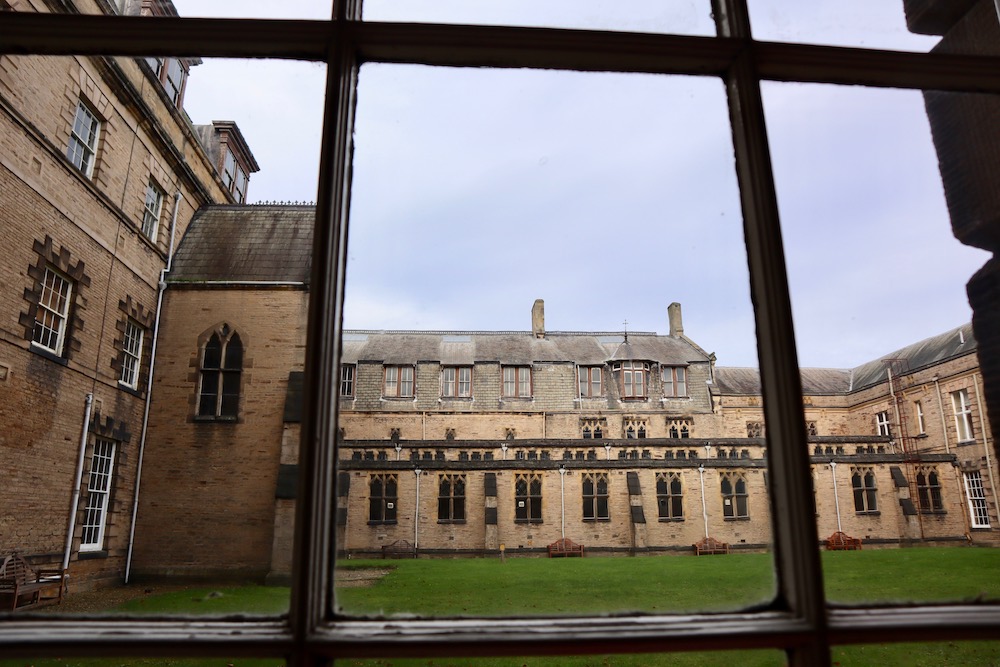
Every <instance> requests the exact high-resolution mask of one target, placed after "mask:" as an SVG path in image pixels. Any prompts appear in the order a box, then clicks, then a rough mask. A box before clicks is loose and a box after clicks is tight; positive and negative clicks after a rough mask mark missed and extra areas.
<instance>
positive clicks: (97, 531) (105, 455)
mask: <svg viewBox="0 0 1000 667" xmlns="http://www.w3.org/2000/svg"><path fill="white" fill-rule="evenodd" d="M117 454H118V443H117V442H115V441H114V440H111V439H110V438H102V437H95V438H94V444H93V445H91V453H90V471H89V473H88V475H87V498H86V501H85V503H84V506H83V510H82V511H83V516H82V517H81V519H80V552H81V553H89V552H94V551H103V550H104V539H105V533H106V532H107V526H108V508H109V507H110V503H111V489H112V485H113V483H114V477H115V468H116V465H115V464H116V457H117ZM98 464H100V465H101V466H102V467H101V468H98V467H97V466H98ZM95 471H96V472H95ZM95 482H96V483H97V484H98V485H99V486H98V487H96V488H95V486H94V484H95ZM95 501H96V504H95ZM91 536H92V537H91Z"/></svg>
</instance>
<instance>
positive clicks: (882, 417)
mask: <svg viewBox="0 0 1000 667" xmlns="http://www.w3.org/2000/svg"><path fill="white" fill-rule="evenodd" d="M875 432H876V433H877V434H878V435H888V436H891V435H892V426H891V425H890V424H889V413H888V412H877V413H875Z"/></svg>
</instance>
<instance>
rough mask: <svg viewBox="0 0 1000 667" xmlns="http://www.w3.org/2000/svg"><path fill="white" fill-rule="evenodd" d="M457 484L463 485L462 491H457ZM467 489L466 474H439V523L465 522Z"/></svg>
mask: <svg viewBox="0 0 1000 667" xmlns="http://www.w3.org/2000/svg"><path fill="white" fill-rule="evenodd" d="M446 484H447V488H446V487H445V485H446ZM456 484H461V485H462V487H461V493H459V492H457V491H456ZM467 489H468V484H467V482H466V479H465V475H459V474H441V475H438V523H465V521H466V517H467V514H466V502H465V498H466V493H467Z"/></svg>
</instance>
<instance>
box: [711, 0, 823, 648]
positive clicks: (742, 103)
mask: <svg viewBox="0 0 1000 667" xmlns="http://www.w3.org/2000/svg"><path fill="white" fill-rule="evenodd" d="M712 5H713V10H714V12H715V15H716V17H717V18H716V20H717V26H718V32H719V34H720V35H722V36H726V37H732V38H737V39H742V40H746V42H747V46H748V47H752V44H753V41H752V36H751V33H750V20H749V13H748V11H747V6H746V1H745V0H713V3H712ZM753 53H754V51H753V49H752V48H745V49H743V50H742V51H741V54H740V55H739V56H738V57H737V58H736V60H735V61H734V63H733V66H732V67H731V68H730V70H729V71H728V72H727V74H726V77H725V81H726V92H727V96H728V98H729V110H730V121H731V124H732V131H733V148H734V151H735V154H736V171H737V179H738V182H739V187H740V199H741V204H742V211H743V224H744V234H745V236H746V247H747V261H748V265H749V272H750V293H751V297H752V299H753V303H754V315H755V318H756V329H757V348H758V355H759V359H760V376H761V385H762V389H763V394H764V415H765V422H766V425H767V445H768V450H769V456H768V468H769V469H770V471H771V476H772V479H774V480H780V481H781V482H782V483H777V482H775V483H773V484H772V485H771V489H770V502H771V508H772V513H771V514H772V517H773V531H774V532H773V534H774V558H775V567H776V571H777V579H778V581H777V586H778V599H777V602H778V604H781V605H787V608H788V609H789V610H790V611H792V612H793V613H794V614H795V615H797V616H799V617H800V618H802V619H803V620H805V621H806V622H807V623H808V625H809V627H810V628H811V630H812V631H813V633H814V634H813V636H812V641H810V642H808V643H806V644H804V645H801V646H798V647H795V648H792V649H790V650H789V664H791V665H821V664H829V663H830V647H829V644H828V643H827V638H826V609H825V600H824V597H823V575H822V570H821V568H820V559H819V551H818V549H817V547H816V545H817V544H818V541H819V537H818V534H817V530H816V514H815V511H816V510H815V500H814V498H813V494H812V489H811V484H810V481H811V479H812V478H811V474H810V466H809V454H808V451H807V448H806V447H802V446H801V443H803V442H805V441H806V431H805V422H804V421H803V414H802V386H801V380H800V377H799V368H798V361H797V357H796V349H795V334H794V329H793V325H792V311H791V300H790V298H789V293H788V278H787V273H786V270H785V259H784V250H783V247H782V240H781V227H780V222H779V219H778V202H777V195H776V192H775V186H774V177H773V173H772V169H771V156H770V151H769V147H768V142H767V131H766V127H765V123H764V105H763V100H762V98H761V92H760V79H759V78H758V73H757V69H756V63H755V62H754V60H753Z"/></svg>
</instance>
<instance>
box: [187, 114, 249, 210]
mask: <svg viewBox="0 0 1000 667" xmlns="http://www.w3.org/2000/svg"><path fill="white" fill-rule="evenodd" d="M194 129H195V132H197V134H198V138H199V139H200V140H201V144H202V146H204V147H205V150H206V151H207V152H208V154H209V156H210V157H211V159H212V162H214V163H215V168H216V170H217V172H218V174H219V178H220V179H221V180H222V185H223V186H225V188H226V190H228V191H229V192H230V193H232V195H233V199H234V200H235V201H236V203H238V204H244V203H246V200H247V186H248V185H249V183H250V174H253V173H255V172H258V171H260V167H259V166H257V161H256V160H255V159H254V157H253V153H251V152H250V147H249V146H247V143H246V140H245V139H244V138H243V134H242V133H241V132H240V128H238V127H237V126H236V123H234V122H233V121H231V120H213V121H212V124H211V125H195V128H194Z"/></svg>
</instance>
